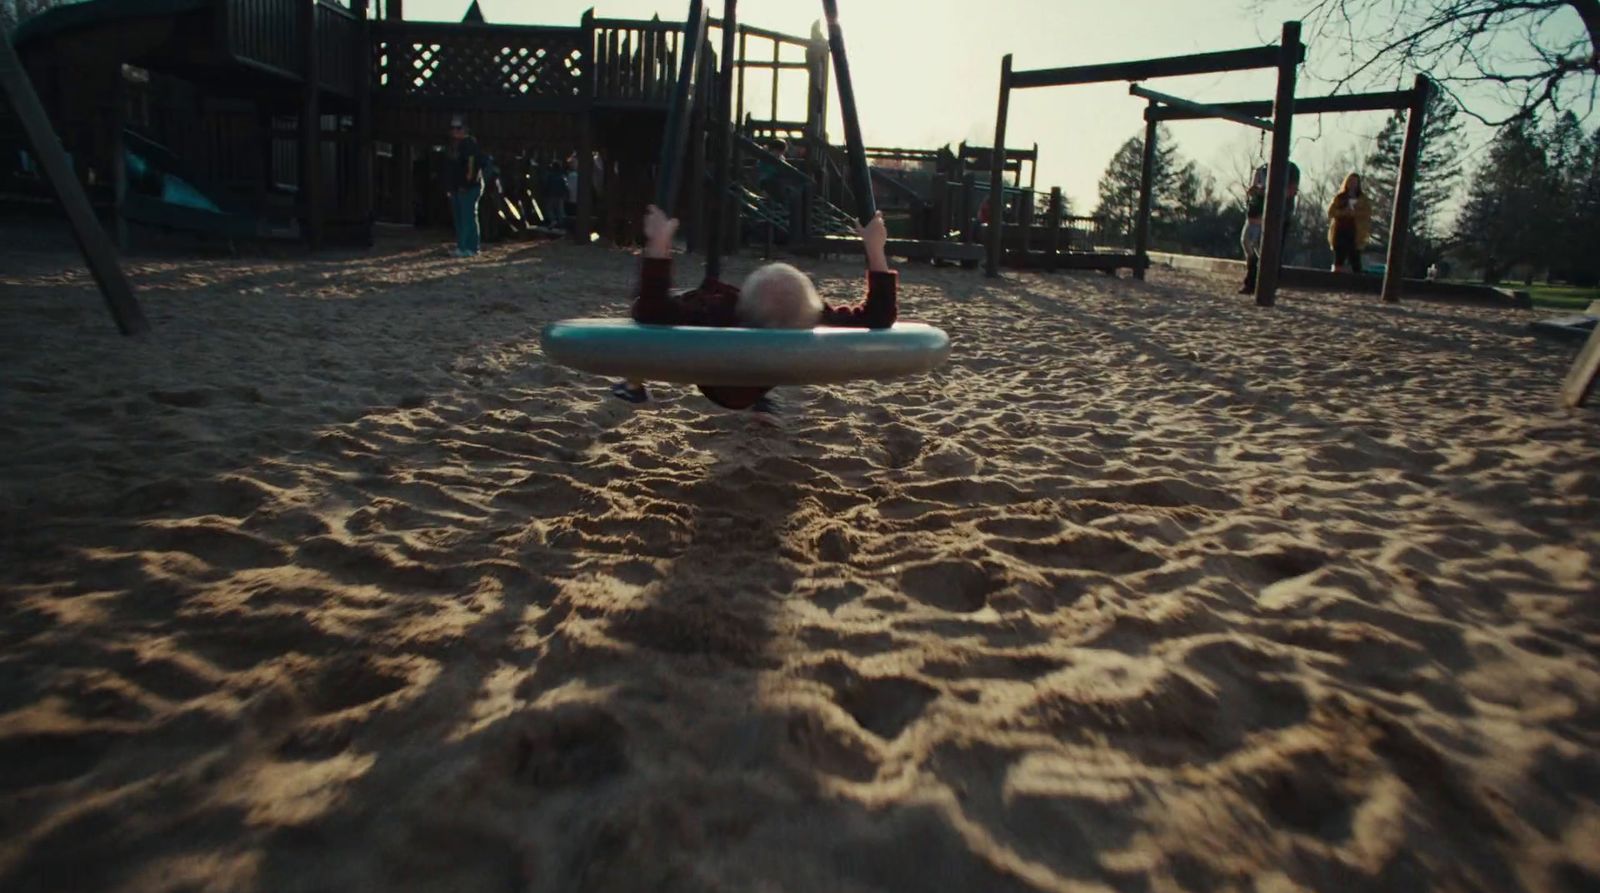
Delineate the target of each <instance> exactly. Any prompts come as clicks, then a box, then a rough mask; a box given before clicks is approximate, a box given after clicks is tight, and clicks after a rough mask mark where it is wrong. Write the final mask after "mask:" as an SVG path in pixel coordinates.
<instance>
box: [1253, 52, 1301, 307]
mask: <svg viewBox="0 0 1600 893" xmlns="http://www.w3.org/2000/svg"><path fill="white" fill-rule="evenodd" d="M1303 53H1304V47H1302V46H1301V45H1300V23H1299V22H1284V23H1283V39H1282V42H1281V43H1280V44H1279V45H1278V91H1277V94H1276V95H1275V96H1274V97H1273V100H1272V157H1271V160H1270V161H1269V162H1268V166H1267V197H1266V198H1267V207H1266V213H1265V215H1264V217H1263V219H1262V221H1261V228H1262V233H1261V268H1260V270H1258V271H1257V273H1256V305H1257V306H1259V307H1271V306H1272V305H1273V304H1274V303H1275V302H1276V301H1277V297H1278V268H1279V267H1280V266H1281V265H1282V264H1283V228H1284V223H1285V221H1286V219H1287V215H1288V212H1289V204H1288V201H1287V193H1288V188H1289V145H1290V140H1291V138H1292V135H1293V127H1294V82H1295V69H1296V68H1297V67H1298V66H1299V64H1300V59H1301V56H1302V55H1303Z"/></svg>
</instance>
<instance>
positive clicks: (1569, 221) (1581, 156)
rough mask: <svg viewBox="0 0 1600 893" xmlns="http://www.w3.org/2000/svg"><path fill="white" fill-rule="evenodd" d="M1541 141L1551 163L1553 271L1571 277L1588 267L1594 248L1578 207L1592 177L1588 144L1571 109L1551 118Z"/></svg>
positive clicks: (1549, 203) (1548, 185)
mask: <svg viewBox="0 0 1600 893" xmlns="http://www.w3.org/2000/svg"><path fill="white" fill-rule="evenodd" d="M1541 142H1542V143H1543V146H1544V154H1545V158H1546V160H1547V163H1548V165H1549V174H1548V179H1547V181H1546V184H1545V188H1546V190H1548V195H1547V196H1546V201H1547V204H1546V208H1547V213H1548V216H1549V219H1550V222H1551V223H1552V224H1553V225H1552V227H1551V232H1550V238H1551V243H1550V246H1549V247H1550V250H1551V257H1550V259H1549V262H1550V265H1551V268H1552V269H1551V270H1550V273H1551V275H1552V276H1554V277H1557V278H1563V279H1566V278H1571V274H1572V271H1574V270H1577V269H1581V268H1582V267H1584V266H1586V262H1587V260H1588V255H1589V254H1590V253H1592V252H1593V250H1594V247H1593V243H1592V242H1587V241H1583V240H1582V238H1581V230H1582V229H1583V227H1582V226H1581V224H1580V222H1579V221H1580V211H1579V208H1578V205H1579V204H1580V202H1581V201H1582V198H1583V193H1584V189H1585V187H1586V186H1587V181H1588V180H1589V165H1590V161H1589V157H1588V156H1589V151H1588V149H1589V146H1588V144H1587V141H1586V140H1585V139H1584V133H1583V127H1582V125H1580V124H1579V123H1578V118H1577V116H1576V115H1574V114H1572V113H1571V112H1568V113H1566V114H1564V115H1561V116H1559V117H1557V118H1556V119H1555V120H1554V121H1552V122H1551V124H1550V128H1549V129H1548V130H1546V131H1545V132H1544V133H1543V134H1541Z"/></svg>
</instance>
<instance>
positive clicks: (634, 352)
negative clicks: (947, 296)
mask: <svg viewBox="0 0 1600 893" xmlns="http://www.w3.org/2000/svg"><path fill="white" fill-rule="evenodd" d="M541 340H542V343H543V345H544V352H545V354H546V356H548V357H549V359H550V361H551V362H554V363H557V364H559V365H562V366H567V367H570V368H573V369H579V370H582V371H584V372H593V373H595V374H597V375H608V376H613V377H616V378H626V379H628V380H630V381H645V382H650V381H662V382H677V383H680V384H703V385H729V386H732V385H748V386H768V387H770V386H776V385H806V384H836V383H839V382H846V381H855V380H858V379H887V378H897V377H900V376H905V375H918V374H921V373H924V372H928V371H929V370H932V369H934V368H936V367H937V366H939V365H940V364H942V363H943V362H944V361H945V360H946V359H948V358H949V356H950V337H949V336H948V335H946V334H945V333H944V332H943V331H942V330H940V329H937V328H934V327H933V326H930V325H926V324H924V323H917V322H902V323H896V324H895V325H894V326H892V327H890V328H887V329H853V328H849V329H847V328H832V327H826V326H825V327H819V328H815V329H746V328H709V327H703V326H647V325H641V324H639V323H636V322H634V321H633V320H630V319H568V320H563V321H561V322H554V323H550V324H549V325H547V326H545V328H544V333H543V337H542V339H541Z"/></svg>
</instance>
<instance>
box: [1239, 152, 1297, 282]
mask: <svg viewBox="0 0 1600 893" xmlns="http://www.w3.org/2000/svg"><path fill="white" fill-rule="evenodd" d="M1285 185H1286V187H1287V197H1286V198H1285V199H1284V203H1283V244H1284V245H1287V244H1288V241H1289V224H1290V223H1291V222H1293V221H1294V201H1295V196H1296V195H1297V194H1298V193H1299V192H1300V168H1299V167H1297V166H1296V165H1295V163H1294V162H1292V161H1291V162H1289V178H1288V180H1287V182H1286V184H1285ZM1266 208H1267V166H1266V165H1264V164H1263V165H1261V166H1260V167H1258V168H1256V170H1255V173H1254V174H1253V175H1252V176H1251V177H1250V188H1249V189H1248V190H1246V191H1245V198H1244V230H1243V231H1242V232H1240V233H1239V245H1240V246H1241V247H1243V248H1244V284H1243V285H1241V286H1239V294H1241V295H1247V294H1250V293H1251V292H1253V291H1255V290H1256V274H1257V273H1258V272H1260V269H1261V232H1262V221H1263V219H1264V218H1265V216H1266ZM1284 253H1285V252H1283V251H1282V250H1280V251H1279V252H1278V267H1279V269H1282V268H1283V256H1284Z"/></svg>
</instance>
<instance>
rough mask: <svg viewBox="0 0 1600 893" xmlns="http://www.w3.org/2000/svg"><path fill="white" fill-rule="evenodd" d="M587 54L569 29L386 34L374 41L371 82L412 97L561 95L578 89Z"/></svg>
mask: <svg viewBox="0 0 1600 893" xmlns="http://www.w3.org/2000/svg"><path fill="white" fill-rule="evenodd" d="M588 73H589V65H588V59H587V57H586V55H585V53H584V51H583V48H582V47H581V46H580V44H579V40H578V36H577V34H575V33H574V32H572V31H568V30H551V31H536V30H527V31H523V30H520V29H519V30H516V31H509V30H508V31H502V32H501V33H495V34H484V33H448V32H444V31H440V30H432V31H429V32H419V33H417V34H416V35H415V36H406V35H402V34H399V33H396V34H391V35H387V36H386V37H385V39H381V40H377V41H374V43H373V87H374V89H376V90H378V91H380V92H388V93H398V94H401V95H404V96H413V97H441V98H444V97H463V98H479V97H490V96H493V97H502V98H509V99H517V98H528V99H538V98H561V97H574V96H580V95H582V94H583V87H584V78H585V77H586V76H587V75H588Z"/></svg>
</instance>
